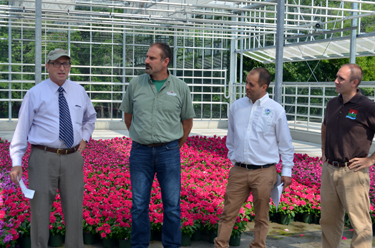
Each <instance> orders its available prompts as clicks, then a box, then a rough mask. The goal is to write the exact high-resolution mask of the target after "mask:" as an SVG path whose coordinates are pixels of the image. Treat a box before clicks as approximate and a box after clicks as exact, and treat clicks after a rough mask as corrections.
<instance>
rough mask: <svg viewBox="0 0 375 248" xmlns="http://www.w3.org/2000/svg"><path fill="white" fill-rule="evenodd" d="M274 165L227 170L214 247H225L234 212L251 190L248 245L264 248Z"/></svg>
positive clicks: (274, 173)
mask: <svg viewBox="0 0 375 248" xmlns="http://www.w3.org/2000/svg"><path fill="white" fill-rule="evenodd" d="M276 179H277V173H276V167H275V166H271V167H269V168H262V169H257V170H247V169H246V168H242V167H239V166H234V167H232V169H231V170H230V172H229V179H228V186H227V191H226V194H225V204H224V210H223V214H222V215H221V217H220V221H219V230H218V236H217V238H215V248H228V247H229V239H230V236H231V233H232V229H233V226H234V223H235V221H236V218H237V215H238V213H239V211H240V209H241V207H242V205H243V203H244V202H246V200H247V198H248V197H249V195H250V192H252V193H253V201H254V212H255V227H254V229H255V230H254V240H253V241H252V242H251V244H250V247H251V248H258V247H259V248H265V247H266V237H267V234H268V226H269V224H268V212H269V202H270V196H271V190H272V188H273V186H274V184H275V183H276Z"/></svg>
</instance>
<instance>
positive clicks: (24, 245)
mask: <svg viewBox="0 0 375 248" xmlns="http://www.w3.org/2000/svg"><path fill="white" fill-rule="evenodd" d="M19 245H20V248H31V239H30V236H22V237H21V238H20V241H19Z"/></svg>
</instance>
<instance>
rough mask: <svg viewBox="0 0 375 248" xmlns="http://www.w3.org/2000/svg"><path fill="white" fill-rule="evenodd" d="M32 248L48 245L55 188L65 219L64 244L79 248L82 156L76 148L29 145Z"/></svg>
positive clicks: (80, 235) (81, 242) (81, 245)
mask: <svg viewBox="0 0 375 248" xmlns="http://www.w3.org/2000/svg"><path fill="white" fill-rule="evenodd" d="M28 173H29V188H30V189H33V190H35V195H34V198H33V199H31V200H30V207H31V228H30V232H31V233H30V238H31V247H32V248H48V237H49V227H48V226H49V222H50V213H51V207H52V203H53V201H54V200H55V196H56V190H57V189H59V192H60V196H61V207H62V211H63V213H64V219H65V227H66V232H65V247H66V248H83V234H82V221H83V189H84V188H83V158H82V155H81V153H80V152H75V153H72V154H67V155H58V154H56V153H52V152H47V151H43V150H40V149H38V148H32V149H31V153H30V157H29V167H28Z"/></svg>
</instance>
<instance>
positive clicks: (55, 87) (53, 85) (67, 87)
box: [47, 78, 69, 93]
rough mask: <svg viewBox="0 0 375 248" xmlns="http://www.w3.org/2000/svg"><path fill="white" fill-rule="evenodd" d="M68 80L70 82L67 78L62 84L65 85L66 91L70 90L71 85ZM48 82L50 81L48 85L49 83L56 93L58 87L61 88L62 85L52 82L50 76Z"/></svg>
mask: <svg viewBox="0 0 375 248" xmlns="http://www.w3.org/2000/svg"><path fill="white" fill-rule="evenodd" d="M67 82H68V80H66V81H65V83H64V84H63V85H61V87H63V89H64V91H65V92H66V93H67V92H68V90H69V86H68V83H67ZM47 83H48V85H49V87H50V89H51V91H52V92H53V93H56V92H57V91H58V89H59V88H60V86H58V85H57V84H55V83H54V82H52V80H51V79H50V78H48V80H47Z"/></svg>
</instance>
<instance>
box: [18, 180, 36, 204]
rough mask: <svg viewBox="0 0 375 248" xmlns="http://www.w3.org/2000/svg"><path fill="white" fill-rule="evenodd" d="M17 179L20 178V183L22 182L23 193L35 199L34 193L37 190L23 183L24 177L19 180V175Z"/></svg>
mask: <svg viewBox="0 0 375 248" xmlns="http://www.w3.org/2000/svg"><path fill="white" fill-rule="evenodd" d="M17 180H18V183H19V184H20V187H21V190H22V193H23V195H24V196H25V197H26V198H29V199H33V197H34V194H35V190H32V189H28V188H27V187H26V185H25V184H24V183H23V181H22V178H21V180H19V178H18V176H17Z"/></svg>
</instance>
